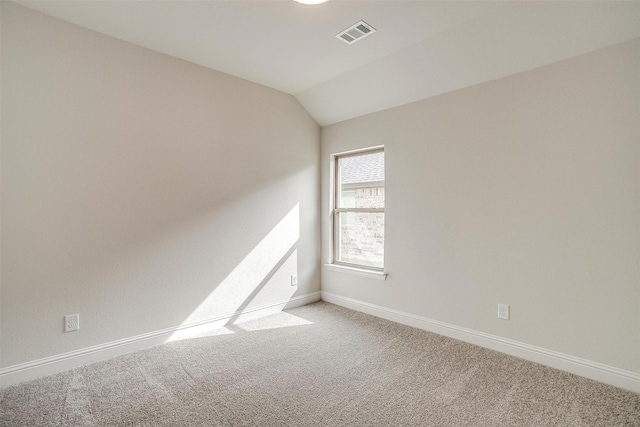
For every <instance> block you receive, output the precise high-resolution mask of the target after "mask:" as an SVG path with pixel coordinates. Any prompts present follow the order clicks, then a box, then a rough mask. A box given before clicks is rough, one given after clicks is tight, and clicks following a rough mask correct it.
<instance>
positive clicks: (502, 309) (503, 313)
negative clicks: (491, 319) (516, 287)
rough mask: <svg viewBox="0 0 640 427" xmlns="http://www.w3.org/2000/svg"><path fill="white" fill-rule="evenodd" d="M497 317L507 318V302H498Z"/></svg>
mask: <svg viewBox="0 0 640 427" xmlns="http://www.w3.org/2000/svg"><path fill="white" fill-rule="evenodd" d="M498 319H502V320H509V305H508V304H498Z"/></svg>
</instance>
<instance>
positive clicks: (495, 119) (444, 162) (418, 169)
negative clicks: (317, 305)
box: [321, 40, 640, 373]
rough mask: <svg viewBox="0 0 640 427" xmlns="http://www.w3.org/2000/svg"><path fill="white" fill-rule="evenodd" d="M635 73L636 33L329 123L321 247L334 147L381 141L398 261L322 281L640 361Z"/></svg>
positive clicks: (539, 341) (597, 355) (561, 347)
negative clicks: (505, 312) (380, 272)
mask: <svg viewBox="0 0 640 427" xmlns="http://www.w3.org/2000/svg"><path fill="white" fill-rule="evenodd" d="M639 75H640V43H639V41H638V40H635V41H632V42H628V43H624V44H621V45H617V46H614V47H611V48H607V49H604V50H601V51H596V52H593V53H590V54H587V55H584V56H580V57H576V58H573V59H570V60H566V61H563V62H560V63H556V64H553V65H549V66H545V67H543V68H539V69H536V70H533V71H529V72H526V73H521V74H517V75H514V76H511V77H507V78H503V79H500V80H496V81H493V82H489V83H486V84H481V85H478V86H474V87H470V88H467V89H463V90H459V91H457V92H453V93H450V94H446V95H442V96H439V97H435V98H430V99H426V100H423V101H420V102H416V103H413V104H409V105H406V106H403V107H398V108H394V109H391V110H387V111H383V112H380V113H376V114H372V115H368V116H363V117H360V118H356V119H352V120H348V121H345V122H341V123H337V124H335V125H331V126H327V127H323V128H322V138H321V140H322V154H321V158H322V165H321V169H322V185H323V189H322V225H323V231H322V238H323V240H322V243H323V260H322V261H323V262H328V261H329V259H328V257H329V251H328V249H329V247H330V245H329V236H330V214H329V187H328V183H329V164H330V155H331V154H332V153H336V152H341V151H346V150H352V149H357V148H363V147H368V146H374V145H381V144H384V145H385V153H386V177H387V181H386V188H387V206H386V246H385V254H386V266H387V268H386V270H387V272H388V274H389V276H388V278H387V280H386V281H379V280H374V279H368V278H365V277H358V276H353V275H348V274H344V273H340V272H335V271H330V270H327V269H326V268H324V269H323V270H322V291H323V293H324V292H327V293H330V294H333V295H338V296H341V297H346V298H351V299H355V300H356V301H358V302H361V303H365V304H370V305H375V306H381V307H385V308H389V309H392V310H397V311H399V312H402V313H407V314H409V315H415V316H420V317H422V318H427V319H432V320H436V321H438V322H444V323H445V324H448V325H453V326H457V327H462V328H468V329H471V330H474V331H479V332H481V333H485V334H491V335H493V336H498V337H503V338H506V339H508V340H513V341H517V342H522V343H526V344H529V345H532V346H536V347H539V348H543V349H548V350H551V351H555V352H559V353H562V354H565V355H571V356H575V357H576V358H581V359H586V360H589V361H594V362H597V363H599V364H604V365H606V366H610V367H614V368H618V369H620V370H625V371H630V372H634V373H640V197H639V195H640V152H639V150H640V121H639V120H638V118H639V117H640V79H638V76H639ZM399 78H400V77H399ZM498 303H505V304H510V305H511V320H510V321H501V320H497V304H498Z"/></svg>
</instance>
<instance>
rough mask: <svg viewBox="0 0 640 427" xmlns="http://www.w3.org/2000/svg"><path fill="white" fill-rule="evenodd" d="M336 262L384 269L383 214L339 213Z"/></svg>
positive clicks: (337, 219)
mask: <svg viewBox="0 0 640 427" xmlns="http://www.w3.org/2000/svg"><path fill="white" fill-rule="evenodd" d="M336 222H337V226H338V236H337V239H338V242H337V245H336V252H337V254H336V255H337V256H336V261H338V262H346V263H349V264H359V265H363V266H367V267H375V268H383V267H384V213H382V212H376V213H371V212H339V213H338V214H337V218H336Z"/></svg>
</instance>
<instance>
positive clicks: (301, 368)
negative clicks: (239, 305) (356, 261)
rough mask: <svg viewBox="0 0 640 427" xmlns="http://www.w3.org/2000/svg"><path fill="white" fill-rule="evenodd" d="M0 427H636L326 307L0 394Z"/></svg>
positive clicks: (572, 394)
mask: <svg viewBox="0 0 640 427" xmlns="http://www.w3.org/2000/svg"><path fill="white" fill-rule="evenodd" d="M0 409H1V411H2V412H1V414H0V422H1V423H2V425H3V426H640V395H638V394H634V393H631V392H627V391H624V390H621V389H617V388H614V387H610V386H606V385H603V384H600V383H597V382H594V381H590V380H587V379H584V378H580V377H577V376H574V375H571V374H567V373H564V372H560V371H557V370H554V369H550V368H546V367H543V366H540V365H536V364H534V363H530V362H526V361H523V360H520V359H517V358H514V357H510V356H506V355H503V354H500V353H497V352H493V351H490V350H486V349H482V348H480V347H476V346H473V345H470V344H466V343H463V342H460V341H456V340H453V339H449V338H445V337H442V336H438V335H434V334H431V333H428V332H424V331H421V330H418V329H413V328H410V327H406V326H403V325H398V324H395V323H392V322H389V321H385V320H381V319H377V318H374V317H371V316H368V315H365V314H361V313H357V312H354V311H350V310H346V309H343V308H341V307H337V306H335V305H331V304H328V303H317V304H311V305H308V306H304V307H299V308H296V309H292V310H289V311H287V312H285V313H281V314H277V315H273V316H269V317H267V318H263V319H259V320H257V321H251V322H246V323H241V324H237V325H233V326H228V327H227V328H226V329H220V330H217V331H215V332H214V333H212V334H209V335H208V336H202V337H198V338H192V339H185V340H182V341H175V342H172V343H169V344H164V345H161V346H157V347H153V348H150V349H147V350H143V351H139V352H135V353H131V354H127V355H124V356H120V357H117V358H114V359H110V360H107V361H104V362H99V363H95V364H92V365H89V366H84V367H80V368H77V369H74V370H71V371H67V372H63V373H60V374H56V375H53V376H49V377H46V378H42V379H38V380H35V381H31V382H27V383H23V384H19V385H16V386H12V387H9V388H7V389H5V390H4V391H2V401H1V403H0Z"/></svg>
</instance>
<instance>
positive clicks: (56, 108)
mask: <svg viewBox="0 0 640 427" xmlns="http://www.w3.org/2000/svg"><path fill="white" fill-rule="evenodd" d="M318 144H319V128H318V126H317V124H316V123H315V122H314V121H313V120H312V119H311V118H310V116H309V115H308V114H307V113H306V112H305V111H304V110H303V109H302V108H301V106H300V105H299V104H298V103H297V101H296V100H295V99H294V98H292V97H291V96H289V95H286V94H283V93H280V92H277V91H274V90H271V89H268V88H266V87H263V86H259V85H256V84H253V83H250V82H247V81H244V80H241V79H238V78H234V77H231V76H228V75H225V74H222V73H219V72H216V71H212V70H209V69H206V68H203V67H199V66H196V65H194V64H191V63H187V62H184V61H181V60H178V59H174V58H171V57H168V56H166V55H162V54H159V53H156V52H153V51H150V50H146V49H143V48H140V47H136V46H134V45H131V44H128V43H125V42H122V41H119V40H116V39H113V38H110V37H107V36H104V35H101V34H99V33H96V32H92V31H89V30H86V29H83V28H80V27H77V26H74V25H70V24H67V23H64V22H62V21H59V20H56V19H53V18H50V17H47V16H45V15H42V14H39V13H37V12H34V11H31V10H29V9H26V8H23V7H21V6H17V5H15V4H13V3H8V2H2V217H1V218H2V236H1V237H2V252H1V263H2V265H1V267H2V275H1V280H2V283H1V285H2V289H1V294H2V301H1V303H2V307H1V309H2V310H1V311H2V313H1V316H2V318H1V321H2V329H1V333H2V335H1V342H2V353H1V360H2V366H10V365H13V364H18V363H23V362H27V361H31V360H36V359H39V358H43V357H46V356H51V355H55V354H60V353H63V352H67V351H71V350H76V349H81V348H85V347H88V346H92V345H98V344H102V343H107V342H110V341H113V340H117V339H121V338H126V337H131V336H135V335H138V334H143V333H147V332H153V331H156V330H160V329H163V328H171V327H175V326H178V325H181V324H184V323H185V322H187V323H188V322H196V321H199V320H203V319H207V318H211V317H216V316H222V315H227V314H231V313H233V312H235V311H236V310H238V309H245V308H251V307H254V306H260V305H264V304H269V303H274V302H277V301H282V300H286V299H287V298H289V297H291V296H292V295H293V294H294V292H296V293H297V294H306V293H309V292H314V291H318V290H319V284H320V283H319V282H320V279H319V267H318V261H319V226H318V224H319V217H318V213H319V209H318V190H319V183H318V175H319V172H318V155H319V146H318ZM291 274H297V275H298V276H299V277H298V279H299V283H300V284H299V286H298V287H297V288H296V287H292V286H291V285H290V275H291ZM72 313H79V314H80V325H81V329H80V330H79V331H77V332H73V333H66V334H65V333H63V331H62V327H63V320H62V319H63V316H64V315H65V314H72Z"/></svg>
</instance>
